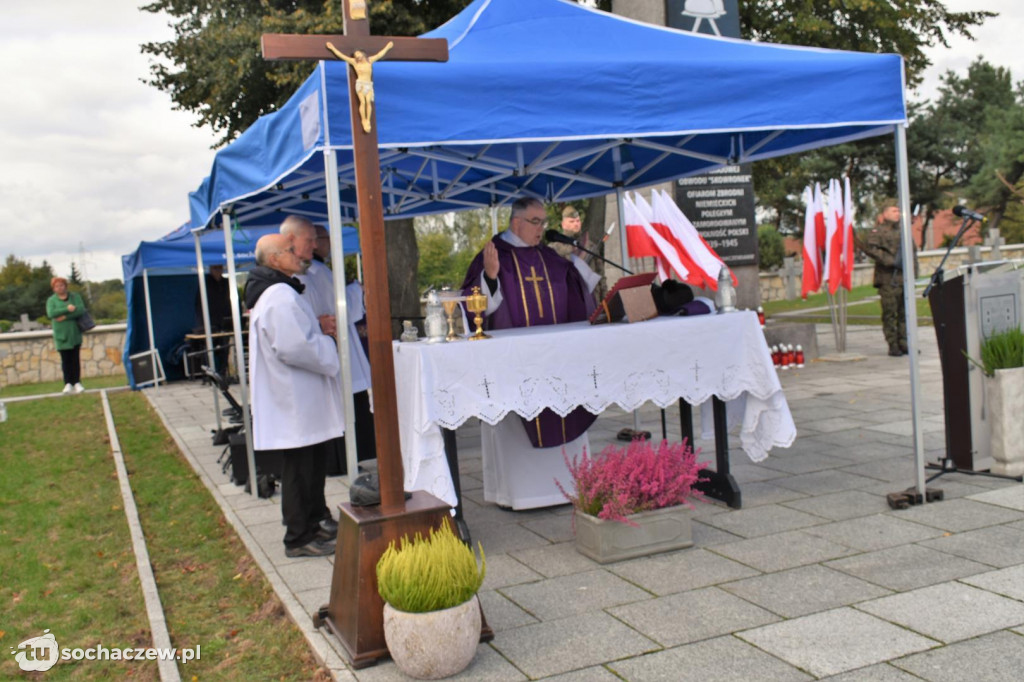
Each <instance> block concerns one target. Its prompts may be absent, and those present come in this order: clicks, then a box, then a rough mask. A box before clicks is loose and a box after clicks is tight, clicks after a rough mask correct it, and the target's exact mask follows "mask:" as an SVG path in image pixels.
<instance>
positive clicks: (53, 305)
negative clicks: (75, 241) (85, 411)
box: [46, 277, 85, 393]
mask: <svg viewBox="0 0 1024 682" xmlns="http://www.w3.org/2000/svg"><path fill="white" fill-rule="evenodd" d="M50 288H51V289H53V296H51V297H50V298H49V299H47V301H46V316H47V317H49V318H50V321H51V322H53V343H54V345H55V346H57V352H58V353H60V368H61V370H62V371H63V372H64V392H65V393H71V392H72V391H74V392H75V393H81V392H82V391H84V390H85V387H84V386H82V365H81V362H80V360H79V351H81V350H82V332H81V330H80V329H79V328H78V323H77V322H76V321H75V320H77V319H78V318H79V317H81V316H82V314H83V313H85V303H83V302H82V297H81V296H80V295H79V294H78V293H76V292H74V291H68V281H67V280H66V279H64V278H63V277H54V278H53V279H51V280H50Z"/></svg>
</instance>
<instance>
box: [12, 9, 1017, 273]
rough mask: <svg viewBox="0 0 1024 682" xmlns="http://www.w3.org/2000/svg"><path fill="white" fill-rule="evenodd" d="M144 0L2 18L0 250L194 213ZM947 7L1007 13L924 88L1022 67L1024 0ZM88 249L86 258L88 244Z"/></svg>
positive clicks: (95, 250)
mask: <svg viewBox="0 0 1024 682" xmlns="http://www.w3.org/2000/svg"><path fill="white" fill-rule="evenodd" d="M141 4H143V2H142V0H92V1H91V2H80V1H77V0H33V1H32V2H29V1H28V0H14V2H9V3H5V8H4V9H5V12H4V20H3V22H2V24H0V64H2V65H3V69H0V92H3V93H4V100H5V106H3V107H2V108H0V150H2V154H0V158H2V161H0V225H2V227H0V259H4V258H6V257H7V255H8V254H12V253H13V254H15V255H17V256H18V257H19V258H22V259H27V260H29V261H31V262H32V264H33V265H39V264H40V263H41V262H42V260H43V259H46V260H47V261H49V262H50V264H51V265H53V266H54V269H55V270H56V272H57V273H58V274H61V275H65V276H66V275H68V274H69V273H70V263H71V262H72V261H75V262H76V263H78V264H79V266H80V267H82V266H84V270H85V274H86V275H87V276H88V278H89V279H91V280H102V279H109V278H120V277H121V256H122V255H123V254H125V253H128V252H130V251H132V250H134V249H135V247H136V246H137V245H138V242H139V241H141V240H144V239H145V240H152V239H157V238H159V237H161V236H162V235H164V234H166V233H168V232H170V231H172V230H173V229H175V228H176V227H178V226H179V225H181V224H182V223H183V222H185V221H186V220H187V219H188V193H189V192H190V191H192V190H193V189H195V188H196V187H197V186H198V184H199V182H200V181H201V180H202V179H203V177H204V176H205V175H206V174H207V172H208V171H209V168H210V164H211V163H212V160H213V152H212V151H211V149H210V145H211V144H213V142H214V139H215V136H214V135H212V134H211V133H209V132H207V131H204V130H199V129H197V128H194V127H192V122H193V118H192V116H191V115H189V114H187V113H182V112H175V111H172V110H171V102H170V98H168V97H167V96H166V95H164V94H163V93H161V92H159V91H157V90H155V89H154V88H151V87H149V86H147V85H144V84H143V83H141V82H140V79H142V78H145V77H146V76H147V74H148V61H147V58H146V57H145V56H144V55H141V54H140V53H139V47H138V46H139V45H140V44H141V43H143V42H147V41H152V40H163V39H167V38H169V37H170V35H171V31H170V29H169V28H168V27H167V23H166V21H165V20H164V19H163V18H161V17H158V16H154V15H152V14H149V13H148V12H141V11H139V10H138V9H137V7H138V6H139V5H141ZM946 6H947V7H949V8H950V9H956V10H966V9H973V8H981V7H985V8H989V9H992V10H994V11H998V12H1000V13H1001V16H1000V17H999V18H997V19H994V20H989V21H988V22H987V23H986V25H985V26H984V27H983V28H981V29H980V30H978V31H977V32H976V35H977V38H978V40H977V41H974V42H971V41H967V40H960V39H957V40H955V41H953V42H952V49H951V50H945V49H937V50H933V51H932V52H931V53H930V56H931V59H932V61H933V64H934V65H933V67H932V69H931V71H930V72H929V74H928V78H927V80H926V83H925V85H924V87H923V88H922V92H921V93H918V94H917V96H914V95H912V97H913V98H914V99H920V98H922V97H923V96H924V93H931V92H933V91H934V88H935V87H936V86H937V85H938V77H939V75H940V74H942V73H944V72H945V71H946V70H947V69H954V70H956V71H958V72H960V73H965V72H966V68H967V65H968V64H970V62H971V61H972V60H973V59H974V58H975V57H976V56H977V55H979V54H983V55H984V56H985V58H986V59H987V60H988V61H989V62H991V63H993V64H996V65H999V66H1004V67H1008V68H1010V69H1011V70H1012V71H1013V75H1014V78H1015V79H1016V80H1021V79H1024V60H1022V59H1021V58H1020V50H1019V46H1018V45H1017V44H1016V41H1017V40H1020V39H1021V36H1024V0H946ZM82 254H84V258H83V255H82Z"/></svg>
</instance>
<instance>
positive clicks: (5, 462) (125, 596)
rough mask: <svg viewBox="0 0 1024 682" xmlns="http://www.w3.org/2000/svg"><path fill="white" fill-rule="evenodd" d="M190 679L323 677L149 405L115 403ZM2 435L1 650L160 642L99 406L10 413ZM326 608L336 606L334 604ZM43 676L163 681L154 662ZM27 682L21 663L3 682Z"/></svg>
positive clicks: (4, 671)
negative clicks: (46, 637) (28, 642)
mask: <svg viewBox="0 0 1024 682" xmlns="http://www.w3.org/2000/svg"><path fill="white" fill-rule="evenodd" d="M110 402H111V409H112V410H113V413H114V420H115V424H116V427H117V432H118V438H119V440H120V442H121V448H122V450H123V452H124V457H125V464H126V467H127V469H128V471H129V476H130V478H131V484H132V488H133V491H134V494H135V499H136V503H137V505H138V509H139V516H140V518H141V521H142V525H143V531H144V533H145V536H146V542H147V546H148V549H149V554H150V560H151V563H152V566H153V572H154V574H155V576H156V580H157V584H158V588H159V591H160V597H161V601H162V603H163V607H164V611H165V613H166V617H167V625H168V629H169V631H170V635H171V641H172V645H173V646H176V647H193V648H194V647H195V646H197V645H199V646H201V658H200V660H198V661H193V662H191V663H189V664H187V665H184V666H183V665H181V664H179V669H180V671H181V675H182V679H183V680H203V679H215V680H256V679H259V680H310V679H314V678H317V677H320V676H322V675H323V674H324V673H323V671H319V670H318V666H317V663H316V660H315V659H314V657H313V655H312V652H311V650H310V649H309V647H308V645H307V643H306V641H305V640H304V639H303V637H302V635H301V633H300V632H299V630H298V628H297V627H295V625H294V623H292V622H291V620H290V619H289V618H288V617H287V615H286V614H285V611H284V608H283V607H282V605H281V603H280V602H279V601H278V599H277V597H276V596H275V595H274V593H273V591H272V590H271V588H270V586H269V584H268V583H267V581H266V579H265V578H264V577H263V574H262V573H261V572H260V570H259V569H258V568H257V567H256V565H255V563H254V562H253V561H252V559H251V557H250V556H249V554H248V553H247V552H246V550H245V547H244V545H242V543H241V541H240V540H239V539H238V536H237V535H236V534H235V532H234V530H233V529H232V528H231V526H230V525H229V524H228V523H227V522H226V521H225V520H224V517H223V515H222V514H221V512H220V509H219V508H218V506H217V504H216V502H215V501H214V500H213V498H212V497H211V496H210V494H209V492H208V491H207V490H206V488H205V487H204V486H203V484H202V483H201V482H200V481H199V480H198V479H197V478H196V476H195V474H194V473H193V471H192V470H191V468H190V467H189V465H188V463H187V462H186V461H185V460H184V459H183V458H182V457H181V455H180V453H179V452H178V450H177V448H176V446H175V444H174V442H173V440H171V438H170V436H169V435H168V434H167V432H166V431H165V430H164V429H163V426H162V425H161V424H160V421H159V419H158V418H157V417H156V415H155V414H154V413H153V412H152V410H151V409H150V407H149V404H148V403H147V402H146V400H145V398H144V397H143V396H142V395H141V394H138V393H117V394H111V395H110ZM8 415H9V416H8V421H7V422H6V423H2V424H0V441H2V442H3V444H4V447H3V448H0V466H2V468H3V471H4V475H3V477H2V478H0V576H2V580H0V605H2V608H0V618H2V620H0V646H3V647H4V648H5V650H6V651H9V650H10V649H11V648H13V647H17V645H18V643H19V642H21V641H23V640H25V639H28V638H29V637H35V636H39V635H41V634H43V630H44V629H49V630H50V632H51V633H53V634H54V635H55V636H56V638H57V642H58V646H59V647H60V648H64V647H69V648H76V647H81V648H86V647H90V646H96V645H98V644H102V645H104V646H105V647H107V648H113V647H115V646H117V647H128V646H131V647H146V646H150V645H151V644H150V643H151V637H150V631H149V623H148V621H147V619H146V612H145V604H144V601H143V598H142V593H141V590H140V587H139V580H138V575H137V573H136V566H135V557H134V554H133V552H132V547H131V540H130V537H129V534H128V527H127V522H126V521H125V517H124V511H123V509H122V504H121V497H120V493H119V491H118V482H117V474H116V472H115V469H114V463H113V459H112V457H111V454H110V446H109V443H108V442H107V432H106V426H105V423H104V419H103V410H102V406H101V403H100V399H99V396H96V395H86V396H71V397H66V398H65V397H61V398H51V399H44V400H35V401H26V402H19V403H11V404H9V405H8ZM325 597H326V595H325ZM35 675H38V676H40V677H39V679H44V678H45V679H47V680H50V679H54V680H63V679H69V680H71V679H73V680H79V679H86V680H108V679H124V678H128V679H141V680H156V679H159V675H158V672H157V666H156V663H155V662H145V663H135V662H130V663H129V662H121V661H102V662H93V661H89V662H85V661H80V662H75V661H67V662H65V661H61V662H59V663H58V664H57V665H56V666H55V667H54V668H53V669H51V670H50V671H48V672H46V673H35ZM20 676H26V677H27V675H26V674H24V673H21V672H20V671H19V669H18V666H17V664H16V663H15V662H14V659H13V657H12V656H4V657H3V658H2V659H0V678H4V679H17V678H19V677H20Z"/></svg>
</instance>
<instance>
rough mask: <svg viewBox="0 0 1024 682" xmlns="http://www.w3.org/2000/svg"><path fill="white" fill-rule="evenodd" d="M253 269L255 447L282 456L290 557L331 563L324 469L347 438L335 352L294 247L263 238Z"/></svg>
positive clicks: (249, 299) (282, 239) (248, 287)
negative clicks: (330, 447) (333, 444)
mask: <svg viewBox="0 0 1024 682" xmlns="http://www.w3.org/2000/svg"><path fill="white" fill-rule="evenodd" d="M256 262H257V264H258V265H257V267H255V268H253V270H252V271H251V272H250V273H249V279H248V280H247V281H246V283H245V303H246V306H247V307H248V308H249V310H250V311H251V312H250V319H249V372H250V376H251V377H252V416H253V419H252V431H253V434H252V435H253V445H254V446H255V448H256V449H257V450H271V451H277V452H278V453H280V454H281V460H282V463H283V466H282V473H281V513H282V516H283V517H284V524H285V536H284V545H285V554H286V555H287V556H289V557H300V556H327V555H330V554H332V553H333V552H334V542H333V535H332V534H331V532H330V531H329V530H327V529H325V528H323V527H322V526H321V524H320V522H321V512H322V510H323V508H324V507H325V503H324V489H323V477H322V467H323V463H324V462H325V461H326V450H325V448H326V446H327V443H328V441H330V440H331V439H334V438H340V437H341V436H342V435H343V434H344V432H345V423H344V419H343V417H342V414H343V413H342V406H341V386H340V382H339V381H338V376H339V364H338V352H337V349H336V347H335V345H334V341H333V340H332V339H331V338H330V337H329V336H327V335H325V334H323V333H322V331H321V330H320V325H319V323H318V322H317V319H316V316H315V315H314V314H313V309H312V308H311V307H310V305H309V302H308V301H306V300H304V299H303V297H302V295H301V294H302V291H303V289H304V287H303V285H302V283H301V282H299V281H298V280H297V279H295V277H294V275H295V274H297V273H298V272H299V271H300V270H301V269H302V265H303V264H302V260H301V259H300V258H299V257H298V256H297V255H296V254H295V248H294V247H293V245H292V240H291V239H290V238H289V237H287V236H285V235H280V234H275V235H266V236H264V237H262V238H260V240H259V241H258V242H257V243H256ZM318 465H319V466H320V467H321V470H320V473H319V474H318V469H317V467H318Z"/></svg>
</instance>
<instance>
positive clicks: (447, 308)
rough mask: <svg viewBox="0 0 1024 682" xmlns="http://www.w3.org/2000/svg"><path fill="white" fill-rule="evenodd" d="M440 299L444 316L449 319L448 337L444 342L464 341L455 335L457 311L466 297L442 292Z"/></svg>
mask: <svg viewBox="0 0 1024 682" xmlns="http://www.w3.org/2000/svg"><path fill="white" fill-rule="evenodd" d="M440 297H441V305H443V306H444V314H445V315H446V316H447V318H448V335H447V336H445V337H444V340H445V341H449V342H450V341H462V340H463V339H462V337H461V336H459V335H458V334H456V333H455V311H456V310H458V309H459V304H460V303H462V302H463V301H465V300H466V297H465V296H460V295H459V294H456V293H454V292H451V291H442V292H441V296H440Z"/></svg>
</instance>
